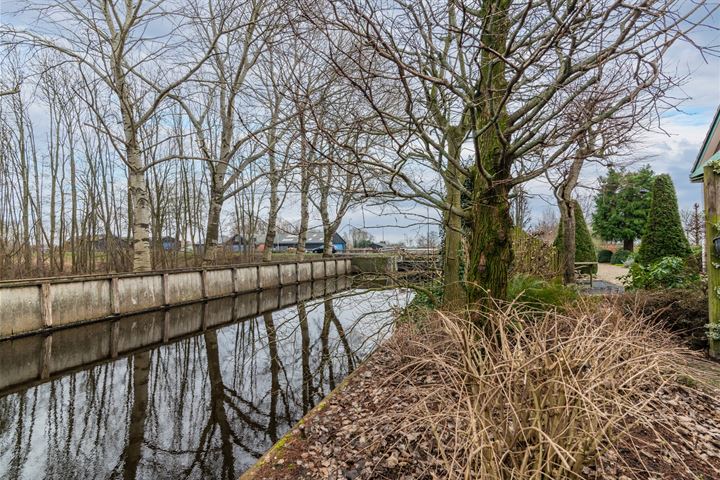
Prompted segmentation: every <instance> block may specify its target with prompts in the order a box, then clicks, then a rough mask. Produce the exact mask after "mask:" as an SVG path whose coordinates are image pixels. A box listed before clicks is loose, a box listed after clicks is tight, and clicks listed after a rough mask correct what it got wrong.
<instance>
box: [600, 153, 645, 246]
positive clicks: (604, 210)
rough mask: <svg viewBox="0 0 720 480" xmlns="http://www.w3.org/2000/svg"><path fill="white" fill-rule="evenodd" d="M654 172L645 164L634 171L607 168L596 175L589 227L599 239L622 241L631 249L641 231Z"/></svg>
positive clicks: (642, 231) (643, 225)
mask: <svg viewBox="0 0 720 480" xmlns="http://www.w3.org/2000/svg"><path fill="white" fill-rule="evenodd" d="M653 178H654V172H653V171H652V169H651V168H650V166H649V165H646V166H644V167H642V168H641V169H640V170H638V171H635V172H628V171H625V170H624V169H619V170H618V169H614V168H610V169H609V171H608V174H607V176H605V177H602V178H600V194H599V195H598V196H597V198H596V199H595V213H594V214H593V230H594V232H595V234H596V235H598V236H599V237H600V238H602V239H603V240H607V241H613V242H618V241H621V242H624V243H625V245H624V248H625V249H627V250H632V244H633V242H634V240H635V239H637V238H641V237H642V235H643V233H644V231H645V223H646V221H647V215H648V211H649V209H650V195H649V194H648V192H649V191H650V189H651V188H652V185H653Z"/></svg>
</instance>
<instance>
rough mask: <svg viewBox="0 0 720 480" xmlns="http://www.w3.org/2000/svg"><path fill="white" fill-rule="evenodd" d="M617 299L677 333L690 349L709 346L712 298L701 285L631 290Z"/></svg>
mask: <svg viewBox="0 0 720 480" xmlns="http://www.w3.org/2000/svg"><path fill="white" fill-rule="evenodd" d="M617 302H618V305H619V306H622V307H623V308H625V309H626V311H637V312H639V313H640V314H642V316H643V317H644V318H647V319H649V320H651V321H654V322H657V323H660V324H661V325H662V326H663V327H664V328H666V329H668V330H670V331H671V332H674V333H676V334H677V335H678V337H679V338H681V339H682V340H683V341H684V342H685V343H687V345H688V346H689V347H690V348H694V349H705V348H707V346H708V342H707V336H706V328H705V325H706V324H707V323H709V316H708V308H707V305H708V298H707V293H706V292H704V291H703V290H702V289H700V288H693V289H669V290H655V291H650V292H648V291H644V292H642V293H640V292H630V293H625V294H623V295H618V296H617Z"/></svg>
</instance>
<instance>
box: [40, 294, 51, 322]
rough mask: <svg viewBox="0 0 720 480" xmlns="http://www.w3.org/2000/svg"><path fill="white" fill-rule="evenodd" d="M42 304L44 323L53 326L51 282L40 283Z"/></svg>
mask: <svg viewBox="0 0 720 480" xmlns="http://www.w3.org/2000/svg"><path fill="white" fill-rule="evenodd" d="M40 304H41V305H42V319H43V325H44V326H46V327H52V324H53V321H52V296H51V295H50V284H49V283H43V284H42V285H40Z"/></svg>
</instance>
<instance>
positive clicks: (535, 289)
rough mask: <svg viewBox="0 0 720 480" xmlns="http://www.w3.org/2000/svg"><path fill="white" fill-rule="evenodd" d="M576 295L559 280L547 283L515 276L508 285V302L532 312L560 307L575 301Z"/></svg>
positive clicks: (575, 292)
mask: <svg viewBox="0 0 720 480" xmlns="http://www.w3.org/2000/svg"><path fill="white" fill-rule="evenodd" d="M577 297H578V293H577V290H575V289H574V288H572V287H566V286H565V285H563V284H562V282H560V280H554V281H547V280H543V279H542V278H538V277H533V276H531V275H522V274H521V275H516V276H514V277H512V278H511V279H510V282H509V283H508V300H510V301H516V302H519V303H521V304H523V305H524V306H527V307H530V308H532V309H534V310H547V309H549V308H553V307H562V306H563V305H566V304H568V303H570V302H572V301H573V300H575V299H577Z"/></svg>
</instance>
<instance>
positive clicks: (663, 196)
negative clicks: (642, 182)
mask: <svg viewBox="0 0 720 480" xmlns="http://www.w3.org/2000/svg"><path fill="white" fill-rule="evenodd" d="M688 255H690V244H689V242H688V240H687V237H686V236H685V232H684V231H683V227H682V223H681V221H680V212H679V211H678V204H677V197H676V196H675V187H674V186H673V183H672V179H671V178H670V175H666V174H663V175H658V176H657V177H656V178H655V182H654V183H653V188H652V201H651V203H650V213H648V220H647V225H646V226H645V234H644V235H643V237H642V243H641V244H640V249H639V250H638V258H637V261H638V262H639V263H642V264H643V265H650V264H651V263H654V262H656V261H658V260H660V259H661V258H664V257H681V258H685V257H687V256H688Z"/></svg>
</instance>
